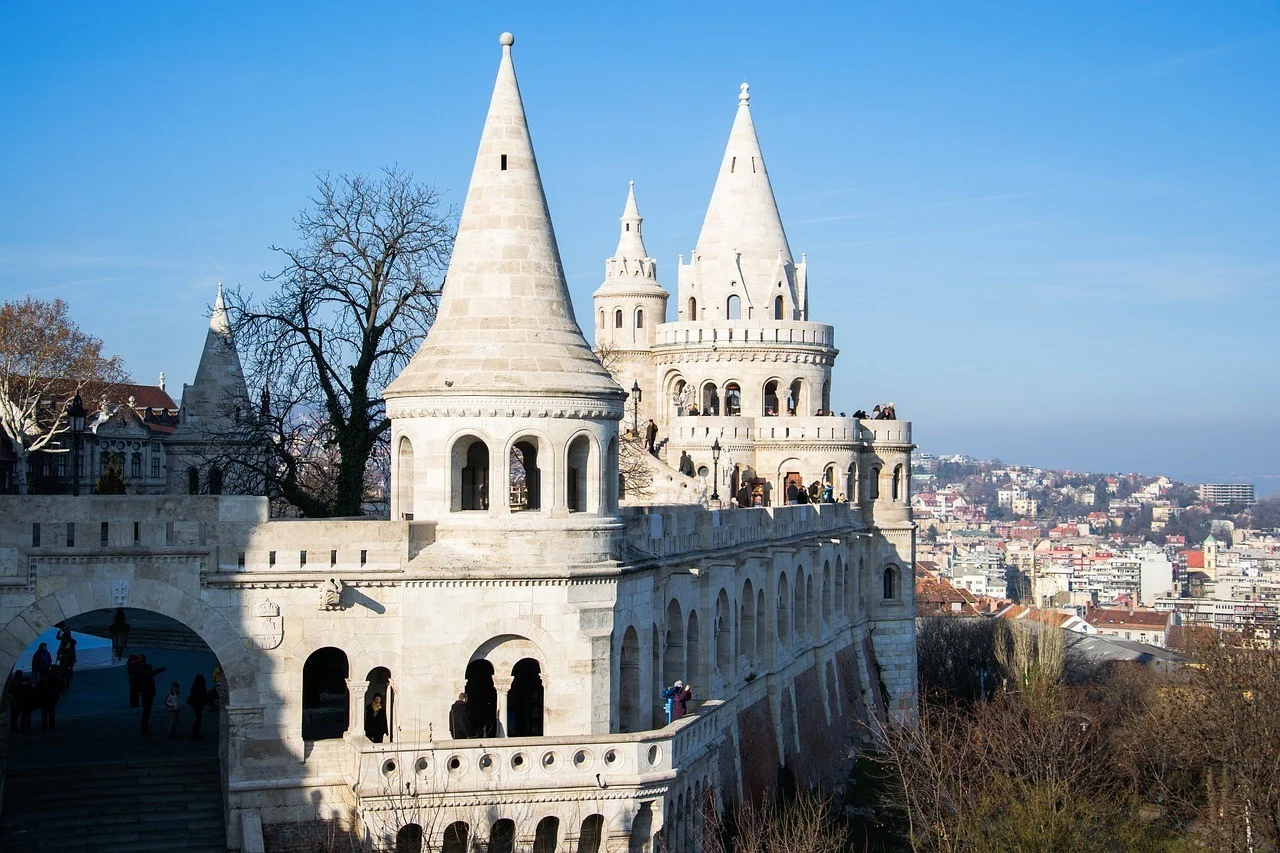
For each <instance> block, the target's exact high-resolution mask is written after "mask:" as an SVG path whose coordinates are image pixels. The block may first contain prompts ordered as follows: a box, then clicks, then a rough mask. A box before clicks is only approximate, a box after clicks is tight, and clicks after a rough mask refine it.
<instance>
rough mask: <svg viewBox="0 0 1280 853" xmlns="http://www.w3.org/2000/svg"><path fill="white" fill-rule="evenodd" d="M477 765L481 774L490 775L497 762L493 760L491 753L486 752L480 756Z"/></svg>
mask: <svg viewBox="0 0 1280 853" xmlns="http://www.w3.org/2000/svg"><path fill="white" fill-rule="evenodd" d="M477 763H478V764H479V765H480V772H481V773H492V772H493V769H494V767H495V766H496V765H497V763H498V762H497V761H496V760H495V759H494V757H493V754H492V753H489V752H486V753H485V754H484V755H482V756H480V761H479V762H477Z"/></svg>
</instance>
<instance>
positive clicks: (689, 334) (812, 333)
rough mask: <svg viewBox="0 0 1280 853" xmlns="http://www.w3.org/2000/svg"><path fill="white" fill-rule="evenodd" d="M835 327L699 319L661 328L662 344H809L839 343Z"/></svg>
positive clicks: (805, 323)
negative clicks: (712, 321)
mask: <svg viewBox="0 0 1280 853" xmlns="http://www.w3.org/2000/svg"><path fill="white" fill-rule="evenodd" d="M835 334H836V333H835V327H834V326H831V325H828V324H827V323H810V322H807V321H801V320H794V321H778V320H717V321H715V322H714V323H709V322H704V321H701V320H695V321H693V322H687V321H686V322H683V323H663V324H662V325H661V326H659V327H658V345H659V346H680V345H683V344H711V343H714V344H752V345H757V346H758V345H760V344H764V345H766V346H767V345H768V344H808V345H810V346H824V347H833V346H835Z"/></svg>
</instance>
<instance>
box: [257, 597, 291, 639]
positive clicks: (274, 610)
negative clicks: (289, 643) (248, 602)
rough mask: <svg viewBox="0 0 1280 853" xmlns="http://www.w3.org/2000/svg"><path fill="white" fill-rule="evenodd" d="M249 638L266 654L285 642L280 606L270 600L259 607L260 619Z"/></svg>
mask: <svg viewBox="0 0 1280 853" xmlns="http://www.w3.org/2000/svg"><path fill="white" fill-rule="evenodd" d="M249 638H250V639H251V640H253V644H254V645H255V646H257V647H258V648H260V649H262V650H263V651H264V652H266V651H270V650H271V649H274V648H277V647H279V645H280V644H281V643H282V642H284V617H283V616H281V615H280V605H279V604H276V603H275V602H274V601H272V600H271V599H269V598H268V599H265V600H264V601H263V602H262V603H261V604H259V605H258V618H257V619H256V620H255V622H254V626H253V632H252V633H251V634H250V637H249Z"/></svg>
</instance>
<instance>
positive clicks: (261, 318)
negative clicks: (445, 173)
mask: <svg viewBox="0 0 1280 853" xmlns="http://www.w3.org/2000/svg"><path fill="white" fill-rule="evenodd" d="M317 181H318V184H317V192H316V195H315V197H314V198H312V199H311V205H310V207H309V208H307V209H306V210H303V211H302V212H301V213H300V214H299V215H298V218H297V220H296V224H297V229H298V235H299V238H300V241H299V245H298V246H297V247H295V248H281V247H278V246H273V247H272V249H273V250H274V251H277V252H279V253H280V254H281V255H283V256H284V259H285V265H284V267H283V269H281V270H280V271H279V272H276V273H268V274H264V275H263V280H264V281H265V282H267V283H268V284H270V285H272V286H273V289H272V290H271V292H270V293H269V294H268V295H267V296H266V298H265V299H263V301H261V302H255V301H254V300H253V298H252V296H251V294H248V293H246V292H244V291H243V290H242V289H236V290H234V291H232V292H231V293H230V294H229V295H228V299H227V302H228V309H229V311H230V315H231V321H232V327H233V331H234V334H235V340H236V345H237V347H238V348H239V350H240V355H241V358H242V359H243V360H244V363H245V373H246V381H247V383H248V385H249V387H250V389H251V391H250V393H251V395H252V396H253V397H254V398H255V399H260V400H261V404H260V406H259V411H258V413H257V419H256V422H255V424H254V429H255V430H256V432H257V435H256V436H254V437H253V439H251V440H250V443H251V444H252V445H253V446H255V447H257V448H260V450H259V453H258V455H257V457H256V458H254V459H252V461H249V462H240V463H239V464H242V465H247V466H249V467H257V468H259V469H260V470H258V471H255V472H253V473H254V475H256V476H261V477H263V478H264V479H265V480H266V486H267V491H268V496H270V497H273V498H276V499H278V500H282V501H284V502H287V503H288V504H290V505H292V506H293V507H295V508H296V509H297V511H298V512H300V513H301V514H303V515H306V516H312V517H322V516H335V515H359V514H360V513H361V506H362V503H363V502H364V501H365V500H366V498H368V497H369V495H370V490H371V488H376V487H379V486H380V485H381V484H382V478H381V477H379V476H378V468H377V466H376V465H374V466H371V465H370V462H371V460H372V461H374V462H375V463H377V462H380V461H383V460H385V459H386V458H387V456H388V454H387V451H386V446H387V443H388V441H389V439H390V429H391V422H390V420H389V419H388V418H387V413H386V407H385V405H384V403H383V401H382V397H381V393H382V389H383V388H384V387H386V385H387V384H388V383H389V382H390V381H391V380H392V379H393V378H394V377H395V376H396V374H397V373H399V372H400V370H401V368H403V367H404V365H405V364H406V363H407V362H408V361H409V359H410V358H411V357H412V356H413V354H414V353H415V352H416V351H417V349H418V345H419V344H420V343H421V341H422V339H423V337H425V335H426V333H427V330H428V329H429V328H430V327H431V323H432V322H433V321H434V319H435V312H436V304H437V300H438V297H439V295H440V288H441V282H442V277H443V274H444V272H445V269H446V267H447V265H448V260H449V254H450V252H451V250H452V247H453V234H454V224H455V223H454V220H455V215H454V211H453V210H452V209H448V208H444V207H443V206H442V205H443V202H442V194H441V192H440V191H439V190H437V189H436V188H435V187H434V186H431V185H426V184H419V183H416V182H415V181H414V179H413V176H412V175H411V174H409V173H407V172H404V171H401V170H399V169H397V168H388V169H385V170H383V172H382V174H381V175H379V176H377V177H374V178H369V177H365V176H362V175H339V176H336V177H333V176H330V175H328V174H324V175H320V176H318V178H317ZM229 462H230V463H231V464H233V465H234V464H237V460H229ZM371 470H372V471H373V476H371Z"/></svg>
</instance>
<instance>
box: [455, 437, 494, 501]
mask: <svg viewBox="0 0 1280 853" xmlns="http://www.w3.org/2000/svg"><path fill="white" fill-rule="evenodd" d="M453 473H454V478H453V506H452V508H453V511H454V512H457V511H459V510H461V511H463V512H470V511H475V510H487V509H488V508H489V447H488V445H486V444H485V443H484V441H482V440H481V439H479V438H476V437H475V436H466V437H464V438H460V439H458V441H456V442H455V443H454V445H453Z"/></svg>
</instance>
